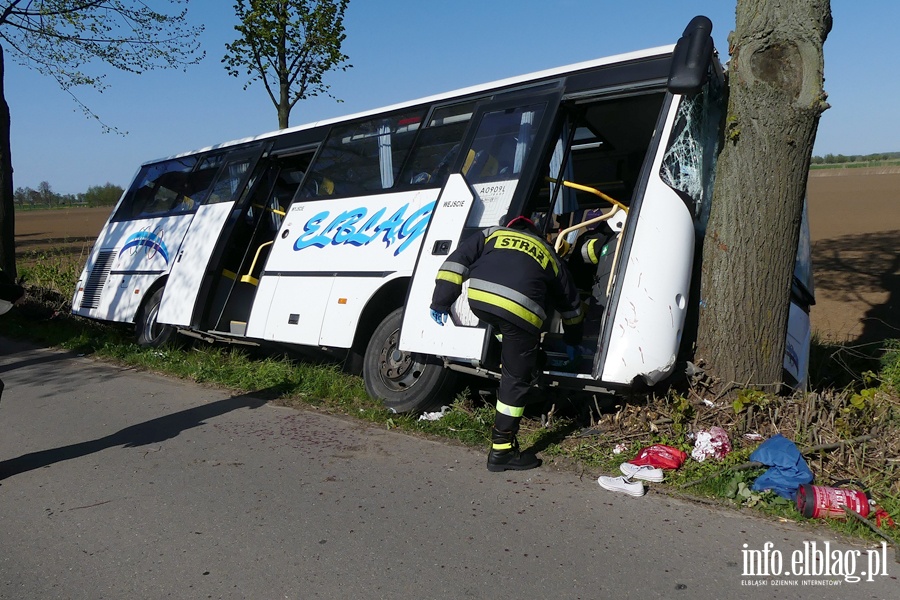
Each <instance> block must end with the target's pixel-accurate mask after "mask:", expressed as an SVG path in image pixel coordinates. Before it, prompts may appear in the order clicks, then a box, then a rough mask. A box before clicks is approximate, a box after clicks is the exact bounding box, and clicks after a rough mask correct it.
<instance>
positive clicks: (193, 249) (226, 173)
mask: <svg viewBox="0 0 900 600" xmlns="http://www.w3.org/2000/svg"><path fill="white" fill-rule="evenodd" d="M262 152H263V145H261V144H260V145H259V146H256V147H255V148H251V149H247V150H240V151H237V152H234V153H232V154H230V155H228V157H227V158H226V160H225V164H224V165H223V166H222V168H221V169H220V170H219V173H218V175H217V176H216V181H215V183H214V184H213V186H212V188H211V190H210V193H209V196H208V197H207V199H206V200H205V201H204V203H203V204H202V205H201V206H200V207H199V208H198V209H197V214H196V215H194V219H193V221H191V225H190V228H189V229H188V231H187V234H186V235H185V237H184V241H183V242H182V244H181V248H180V249H179V251H178V255H177V256H176V257H175V259H174V264H173V266H172V271H171V272H170V274H169V278H168V280H167V281H166V287H165V293H164V294H163V297H162V302H161V303H160V306H159V313H158V315H157V317H156V320H157V322H159V323H165V324H169V325H182V326H189V325H191V324H192V318H193V316H194V314H195V308H196V307H197V305H198V300H199V299H198V293H199V291H200V287H201V285H202V283H203V280H204V276H205V275H206V273H207V271H208V269H209V267H210V258H211V256H212V255H213V251H214V250H215V249H216V247H217V245H219V243H220V236H221V234H222V230H223V227H224V226H225V223H226V221H227V220H228V217H229V216H230V215H231V212H232V209H233V208H234V206H235V203H236V202H237V200H238V198H239V197H240V196H241V191H242V190H243V189H244V187H245V186H246V185H247V181H248V180H249V178H250V175H251V173H253V170H254V167H255V165H256V163H257V161H258V160H259V157H260V155H261V154H262Z"/></svg>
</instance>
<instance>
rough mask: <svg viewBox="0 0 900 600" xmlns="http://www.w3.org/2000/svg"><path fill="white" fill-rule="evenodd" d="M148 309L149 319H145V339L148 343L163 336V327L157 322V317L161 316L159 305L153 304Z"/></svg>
mask: <svg viewBox="0 0 900 600" xmlns="http://www.w3.org/2000/svg"><path fill="white" fill-rule="evenodd" d="M148 309H149V310H148V311H147V318H146V319H144V338H146V339H147V341H148V342H152V341H154V340H156V339H157V338H158V337H159V336H160V334H162V331H163V326H162V325H160V324H159V323H157V322H156V316H157V314H159V304H153V305H152V306H149V307H148Z"/></svg>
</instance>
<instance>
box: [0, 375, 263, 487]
mask: <svg viewBox="0 0 900 600" xmlns="http://www.w3.org/2000/svg"><path fill="white" fill-rule="evenodd" d="M278 391H279V390H277V389H275V388H272V389H268V388H267V389H264V390H260V391H258V392H251V393H247V394H241V395H240V396H234V397H231V398H225V399H223V400H217V401H215V402H210V403H209V404H204V405H203V406H197V407H194V408H189V409H187V410H183V411H180V412H177V413H173V414H171V415H166V416H164V417H159V418H156V419H151V420H150V421H145V422H143V423H138V424H137V425H132V426H130V427H126V428H125V429H122V430H119V431H117V432H115V433H113V434H110V435H107V436H105V437H102V438H98V439H96V440H90V441H87V442H80V443H78V444H70V445H68V446H62V447H60V448H52V449H49V450H40V451H38V452H30V453H28V454H23V455H22V456H19V457H17V458H12V459H9V460H5V461H2V462H0V480H3V479H6V478H7V477H12V476H13V475H18V474H19V473H24V472H26V471H31V470H33V469H39V468H41V467H46V466H49V465H52V464H55V463H58V462H62V461H66V460H70V459H73V458H80V457H82V456H87V455H88V454H93V453H94V452H99V451H101V450H106V449H107V448H113V447H116V446H121V447H123V448H135V447H138V446H145V445H147V444H157V443H160V442H162V441H164V440H168V439H171V438H174V437H176V436H178V434H180V433H181V432H182V431H187V430H188V429H192V428H194V427H198V426H200V425H204V424H205V423H206V419H210V418H212V417H217V416H219V415H224V414H226V413H229V412H231V411H234V410H238V409H241V408H250V409H255V408H259V407H260V406H262V405H264V404H266V402H267V401H268V400H271V399H274V398H275V397H277V395H278Z"/></svg>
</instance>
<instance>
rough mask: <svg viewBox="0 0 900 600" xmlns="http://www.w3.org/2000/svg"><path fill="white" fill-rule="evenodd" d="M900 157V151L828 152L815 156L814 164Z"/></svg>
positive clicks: (875, 160)
mask: <svg viewBox="0 0 900 600" xmlns="http://www.w3.org/2000/svg"><path fill="white" fill-rule="evenodd" d="M898 159H900V152H882V153H880V154H851V155H849V156H846V155H844V154H826V155H825V156H813V157H812V164H814V165H843V164H847V163H860V162H880V161H886V160H898Z"/></svg>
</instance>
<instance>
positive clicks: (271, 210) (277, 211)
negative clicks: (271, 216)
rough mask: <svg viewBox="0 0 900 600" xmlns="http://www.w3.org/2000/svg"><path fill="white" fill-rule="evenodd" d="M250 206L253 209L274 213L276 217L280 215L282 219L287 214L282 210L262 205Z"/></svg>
mask: <svg viewBox="0 0 900 600" xmlns="http://www.w3.org/2000/svg"><path fill="white" fill-rule="evenodd" d="M252 206H253V208H261V209H263V210H267V211H269V212H273V213H275V214H276V215H281V216H282V217H283V216H284V215H286V214H287V213H286V212H284V211H283V210H278V209H277V208H269V207H268V206H263V205H262V204H253V205H252Z"/></svg>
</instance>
